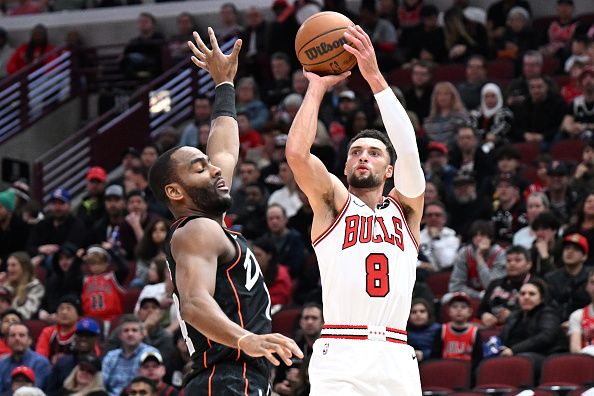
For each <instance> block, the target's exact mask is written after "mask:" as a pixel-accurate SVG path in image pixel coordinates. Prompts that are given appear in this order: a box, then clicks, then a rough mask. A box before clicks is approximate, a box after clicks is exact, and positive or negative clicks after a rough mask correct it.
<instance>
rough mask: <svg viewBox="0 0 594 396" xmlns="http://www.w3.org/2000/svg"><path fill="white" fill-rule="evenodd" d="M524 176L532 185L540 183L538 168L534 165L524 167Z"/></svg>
mask: <svg viewBox="0 0 594 396" xmlns="http://www.w3.org/2000/svg"><path fill="white" fill-rule="evenodd" d="M522 176H523V177H525V178H526V179H528V180H530V182H532V183H537V182H539V178H538V168H537V167H536V166H534V165H529V164H524V165H523V166H522Z"/></svg>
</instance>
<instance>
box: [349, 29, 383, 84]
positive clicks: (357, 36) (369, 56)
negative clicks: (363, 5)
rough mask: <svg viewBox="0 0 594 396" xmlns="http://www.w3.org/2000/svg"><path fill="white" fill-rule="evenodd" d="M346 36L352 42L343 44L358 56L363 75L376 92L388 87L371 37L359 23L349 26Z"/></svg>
mask: <svg viewBox="0 0 594 396" xmlns="http://www.w3.org/2000/svg"><path fill="white" fill-rule="evenodd" d="M344 37H345V38H346V39H347V40H348V41H349V42H350V43H351V45H349V44H343V47H344V49H345V50H346V51H348V52H350V53H351V54H353V55H354V56H355V58H357V64H358V65H359V70H360V71H361V75H362V76H363V78H365V80H366V81H367V82H368V83H369V85H370V87H371V90H372V91H373V93H374V94H376V93H378V92H380V91H382V90H383V89H385V88H387V87H388V83H386V81H385V79H384V78H383V76H382V73H381V72H380V69H379V66H378V64H377V58H376V56H375V50H374V49H373V44H372V43H371V39H370V38H369V36H368V35H367V33H365V31H364V30H363V29H362V28H361V26H359V25H355V26H349V27H348V28H347V30H346V31H345V32H344Z"/></svg>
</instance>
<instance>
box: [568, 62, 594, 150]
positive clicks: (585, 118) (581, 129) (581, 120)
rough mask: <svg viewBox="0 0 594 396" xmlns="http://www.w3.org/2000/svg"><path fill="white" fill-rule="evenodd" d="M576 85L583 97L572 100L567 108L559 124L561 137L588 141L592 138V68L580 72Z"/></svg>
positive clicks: (593, 120) (593, 115) (593, 116)
mask: <svg viewBox="0 0 594 396" xmlns="http://www.w3.org/2000/svg"><path fill="white" fill-rule="evenodd" d="M578 85H579V86H580V87H581V88H582V90H583V95H581V96H578V97H576V98H575V99H573V101H572V102H571V104H570V105H569V106H568V107H567V111H566V112H565V117H563V121H562V123H561V131H562V136H563V137H569V138H587V139H590V138H592V137H594V111H592V109H593V108H594V67H592V66H586V67H585V68H584V69H583V70H582V72H581V74H580V76H579V78H578Z"/></svg>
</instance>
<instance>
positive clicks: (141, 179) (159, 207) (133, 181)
mask: <svg viewBox="0 0 594 396" xmlns="http://www.w3.org/2000/svg"><path fill="white" fill-rule="evenodd" d="M124 188H125V189H126V192H127V193H128V195H130V193H131V192H133V191H140V192H141V193H142V194H143V198H144V201H145V202H146V204H147V211H148V212H149V213H152V214H155V215H157V216H161V217H163V218H170V217H171V213H170V212H169V209H168V208H167V206H165V204H163V203H162V202H160V201H158V200H157V199H156V198H155V195H154V194H153V190H151V188H150V187H149V184H148V169H146V168H143V167H142V166H135V167H132V168H131V169H126V170H125V171H124ZM139 239H140V238H139Z"/></svg>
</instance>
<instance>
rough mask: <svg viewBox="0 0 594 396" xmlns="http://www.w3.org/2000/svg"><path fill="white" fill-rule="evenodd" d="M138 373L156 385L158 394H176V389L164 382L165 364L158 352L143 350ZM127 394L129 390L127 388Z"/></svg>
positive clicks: (167, 395)
mask: <svg viewBox="0 0 594 396" xmlns="http://www.w3.org/2000/svg"><path fill="white" fill-rule="evenodd" d="M138 374H139V375H141V376H143V377H146V378H148V379H150V380H152V381H153V382H154V383H155V385H156V386H157V395H159V396H177V394H178V390H177V389H175V388H174V387H173V386H171V385H169V384H167V383H165V382H164V381H163V378H164V377H165V364H164V361H163V358H162V357H161V355H160V354H159V353H158V352H145V353H144V354H143V355H142V356H141V357H140V368H139V370H138ZM127 394H128V395H129V394H130V393H129V390H128V393H127Z"/></svg>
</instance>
